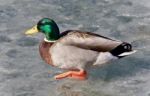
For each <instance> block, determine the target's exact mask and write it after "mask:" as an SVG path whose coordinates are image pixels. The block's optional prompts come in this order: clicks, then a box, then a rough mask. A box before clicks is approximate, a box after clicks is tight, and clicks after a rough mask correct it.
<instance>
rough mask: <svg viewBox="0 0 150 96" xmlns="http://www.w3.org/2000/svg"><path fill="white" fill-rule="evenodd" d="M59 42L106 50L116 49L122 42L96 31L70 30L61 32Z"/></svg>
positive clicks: (89, 48)
mask: <svg viewBox="0 0 150 96" xmlns="http://www.w3.org/2000/svg"><path fill="white" fill-rule="evenodd" d="M57 43H61V44H65V45H71V46H75V47H79V48H83V49H88V50H94V51H99V52H106V51H110V50H112V49H114V48H115V47H117V46H118V45H120V44H121V43H122V42H121V41H118V40H113V39H110V38H107V37H104V36H101V35H98V34H95V33H91V32H82V31H78V30H68V31H65V32H63V33H62V34H61V38H60V39H59V40H58V42H57Z"/></svg>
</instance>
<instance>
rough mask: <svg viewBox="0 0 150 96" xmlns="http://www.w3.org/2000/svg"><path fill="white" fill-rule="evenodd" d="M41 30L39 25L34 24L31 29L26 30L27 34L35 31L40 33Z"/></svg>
mask: <svg viewBox="0 0 150 96" xmlns="http://www.w3.org/2000/svg"><path fill="white" fill-rule="evenodd" d="M38 32H39V30H38V29H37V25H35V26H33V27H32V28H31V29H29V30H27V31H26V32H25V34H26V35H32V34H35V33H38Z"/></svg>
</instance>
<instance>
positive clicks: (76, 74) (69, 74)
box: [55, 70, 87, 80]
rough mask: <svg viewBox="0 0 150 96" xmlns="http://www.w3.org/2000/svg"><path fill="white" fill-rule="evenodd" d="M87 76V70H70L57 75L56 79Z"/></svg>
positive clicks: (83, 77) (81, 78)
mask: <svg viewBox="0 0 150 96" xmlns="http://www.w3.org/2000/svg"><path fill="white" fill-rule="evenodd" d="M86 76H87V74H86V71H85V70H80V71H68V72H65V73H62V74H59V75H56V76H55V79H62V78H66V77H70V78H74V79H79V80H85V79H86Z"/></svg>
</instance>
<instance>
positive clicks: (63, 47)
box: [25, 18, 136, 80]
mask: <svg viewBox="0 0 150 96" xmlns="http://www.w3.org/2000/svg"><path fill="white" fill-rule="evenodd" d="M35 33H43V34H44V35H45V38H44V39H43V40H42V41H41V43H40V44H39V53H40V56H41V58H42V59H43V60H44V61H45V62H46V63H47V64H49V65H51V66H54V67H58V68H61V69H64V70H65V72H62V73H59V74H57V75H55V76H54V78H55V79H57V80H59V79H63V78H73V79H78V80H85V79H87V78H88V74H87V69H88V68H90V67H92V66H97V67H98V66H102V65H104V64H107V63H108V62H111V61H114V60H118V59H121V58H123V57H126V56H129V55H131V54H133V53H135V52H136V50H133V48H132V45H131V44H130V43H128V42H124V41H121V40H114V39H111V38H108V37H105V36H102V35H99V34H96V33H93V32H84V31H81V30H66V31H64V32H61V33H60V31H59V28H58V25H57V24H56V22H55V21H54V20H53V19H51V18H42V19H41V20H39V21H38V23H37V24H36V25H35V26H33V27H32V28H30V29H28V30H27V31H26V32H25V34H26V35H33V34H35Z"/></svg>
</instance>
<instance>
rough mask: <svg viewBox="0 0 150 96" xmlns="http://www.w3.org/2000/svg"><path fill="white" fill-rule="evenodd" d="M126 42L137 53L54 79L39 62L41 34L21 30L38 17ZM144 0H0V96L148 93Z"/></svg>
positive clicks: (148, 20)
mask: <svg viewBox="0 0 150 96" xmlns="http://www.w3.org/2000/svg"><path fill="white" fill-rule="evenodd" d="M43 17H49V18H53V19H54V20H55V21H56V22H57V23H58V25H59V27H60V30H61V31H64V30H67V29H80V30H85V31H91V32H95V33H98V34H101V35H104V36H108V37H111V38H114V39H120V40H123V41H127V42H131V43H132V44H133V46H134V49H137V50H138V52H137V53H135V54H133V55H131V56H128V57H126V58H123V59H121V60H119V61H115V62H112V63H109V64H108V65H106V66H103V67H102V68H93V69H92V70H90V71H89V74H90V75H89V79H88V80H85V81H77V80H71V79H64V80H58V81H57V80H54V79H53V76H54V75H55V74H57V73H60V72H62V70H61V69H57V68H54V67H51V66H49V65H47V64H45V63H44V61H42V59H41V58H40V56H39V53H38V44H39V42H40V40H42V39H43V35H42V34H38V35H35V36H25V35H24V34H23V33H24V32H25V30H27V29H28V28H30V27H31V26H33V25H34V24H36V22H37V21H38V20H39V19H41V18H43ZM149 26H150V1H149V0H0V44H1V46H0V96H150V63H149V60H150V27H149Z"/></svg>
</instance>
